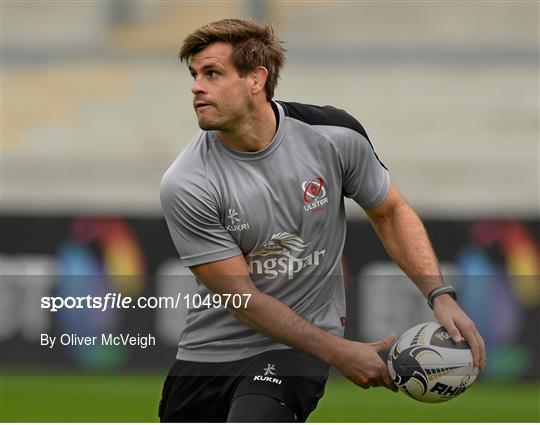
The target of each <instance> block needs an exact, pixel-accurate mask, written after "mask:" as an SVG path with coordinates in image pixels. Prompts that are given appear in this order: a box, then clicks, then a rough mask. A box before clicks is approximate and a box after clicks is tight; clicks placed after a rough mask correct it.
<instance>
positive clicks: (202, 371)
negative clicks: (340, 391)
mask: <svg viewBox="0 0 540 425" xmlns="http://www.w3.org/2000/svg"><path fill="white" fill-rule="evenodd" d="M327 379H328V365H327V364H326V363H324V362H323V361H322V360H320V359H318V358H317V357H315V356H313V355H311V354H309V353H306V352H304V351H301V350H296V349H284V350H272V351H267V352H264V353H261V354H258V355H256V356H253V357H248V358H246V359H242V360H236V361H232V362H223V363H202V362H192V361H182V360H177V361H176V362H175V363H174V365H173V366H172V368H171V370H170V372H169V374H168V376H167V378H166V379H165V383H164V385H163V393H162V399H161V402H160V405H159V417H160V419H161V421H162V422H225V421H226V420H227V416H228V413H229V409H230V407H231V404H232V403H233V401H234V400H235V399H236V398H238V397H240V396H242V395H247V394H258V395H264V396H267V397H270V398H272V399H275V400H278V401H280V402H281V403H284V404H285V405H286V406H288V407H289V408H290V409H291V410H292V412H294V415H295V418H296V420H297V421H298V422H304V421H305V420H306V419H307V417H308V415H309V414H310V413H311V412H312V411H313V410H314V409H315V407H316V406H317V403H318V401H319V399H320V398H321V397H322V396H323V394H324V386H325V384H326V380H327ZM255 414H256V412H254V416H255V417H256V415H255Z"/></svg>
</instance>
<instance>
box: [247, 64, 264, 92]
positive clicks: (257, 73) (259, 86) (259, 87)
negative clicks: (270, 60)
mask: <svg viewBox="0 0 540 425" xmlns="http://www.w3.org/2000/svg"><path fill="white" fill-rule="evenodd" d="M250 77H251V80H252V86H251V94H253V95H255V94H257V93H260V92H261V91H264V86H265V84H266V80H267V79H268V70H267V69H266V68H265V67H264V66H258V67H257V68H255V69H254V70H253V71H252V72H251V73H250Z"/></svg>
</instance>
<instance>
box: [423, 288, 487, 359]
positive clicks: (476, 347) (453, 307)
mask: <svg viewBox="0 0 540 425" xmlns="http://www.w3.org/2000/svg"><path fill="white" fill-rule="evenodd" d="M433 311H434V312H435V317H436V318H437V321H438V322H439V323H440V324H441V325H442V326H444V328H445V329H446V330H447V331H448V333H449V334H450V336H451V337H452V339H453V340H454V342H459V341H462V340H463V338H465V340H466V341H467V342H468V343H469V345H470V346H471V351H472V355H473V361H474V365H475V366H476V367H478V368H480V369H484V367H485V366H486V347H485V345H484V340H483V338H482V337H481V336H480V334H479V333H478V330H477V329H476V325H475V324H474V322H473V321H472V320H471V319H470V318H469V316H467V315H466V314H465V312H464V311H463V310H462V309H461V307H460V306H459V305H458V303H457V302H456V301H454V299H453V298H452V297H451V296H449V295H447V294H444V295H440V296H438V297H437V298H435V300H434V302H433Z"/></svg>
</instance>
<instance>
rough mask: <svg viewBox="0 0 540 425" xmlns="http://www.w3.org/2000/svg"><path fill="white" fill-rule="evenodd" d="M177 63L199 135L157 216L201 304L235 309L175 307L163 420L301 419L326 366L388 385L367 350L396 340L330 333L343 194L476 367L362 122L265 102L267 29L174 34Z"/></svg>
mask: <svg viewBox="0 0 540 425" xmlns="http://www.w3.org/2000/svg"><path fill="white" fill-rule="evenodd" d="M180 59H181V60H182V61H185V62H186V63H187V65H188V69H189V72H190V73H191V75H192V77H193V85H192V88H191V90H192V92H193V107H194V109H195V114H196V116H197V120H198V124H199V127H200V131H198V132H197V133H196V134H195V135H194V136H193V138H192V140H191V142H190V143H189V144H188V145H187V146H186V147H185V149H184V150H183V151H182V153H181V154H180V155H179V156H178V158H177V159H176V160H175V161H174V163H173V164H172V165H171V166H170V168H169V169H168V170H167V171H166V173H165V175H164V176H163V179H162V182H161V190H160V194H161V201H162V206H163V211H164V215H165V219H166V222H167V225H168V228H169V231H170V234H171V237H172V240H173V242H174V244H175V247H176V249H177V250H178V253H179V255H180V258H181V260H182V262H183V264H185V265H186V266H188V267H190V269H191V271H192V272H193V273H194V275H195V276H196V277H197V282H198V293H199V294H200V295H201V297H202V298H204V297H205V296H207V295H208V294H220V295H221V296H222V299H224V300H225V299H230V298H231V296H236V297H244V299H245V300H246V302H245V303H242V305H241V306H238V304H237V305H236V306H234V305H232V303H230V304H229V305H227V306H226V308H225V307H222V308H211V307H210V308H209V307H208V306H201V308H192V309H190V310H189V313H188V317H187V324H186V328H185V330H184V332H183V333H182V336H181V338H180V343H179V349H178V354H177V360H176V362H175V363H174V365H173V366H172V368H171V370H170V372H169V374H168V376H167V378H166V380H165V383H164V387H163V394H162V400H161V403H160V409H159V416H160V418H161V420H162V421H164V422H168V421H176V422H180V421H189V422H195V421H205V422H224V421H229V422H245V421H249V422H301V421H305V420H306V419H307V417H308V415H309V414H310V412H312V411H313V409H315V407H316V405H317V402H318V400H319V399H320V397H322V395H323V392H324V386H325V383H326V380H327V377H328V368H329V365H331V366H334V367H335V368H337V369H338V370H339V371H340V372H341V373H342V374H343V375H344V376H345V377H347V378H349V379H350V380H351V381H353V382H354V383H356V384H358V385H359V386H360V387H362V388H366V389H367V388H369V387H378V386H385V387H387V388H388V389H390V390H393V391H396V390H397V389H396V387H395V385H394V383H393V382H392V380H391V379H390V377H389V375H388V370H387V368H386V366H385V363H384V362H383V360H382V359H381V357H380V356H379V354H378V352H379V351H381V350H385V349H388V348H389V347H390V346H391V345H392V343H393V341H394V339H395V336H394V335H389V336H387V337H386V338H384V339H381V340H380V341H377V342H371V343H365V342H358V341H351V340H347V339H344V338H343V331H344V326H345V322H346V318H345V317H346V316H345V314H346V313H345V312H346V308H345V290H344V282H343V277H342V270H341V256H342V250H343V245H344V241H345V231H346V218H345V210H344V201H343V197H344V196H347V197H349V198H352V199H354V200H355V201H356V203H358V205H359V206H360V207H362V208H363V209H364V210H365V212H366V213H367V215H368V217H369V219H370V220H371V222H372V224H373V227H374V229H375V231H376V232H377V234H378V236H379V238H380V239H381V241H382V243H383V245H384V247H385V249H386V250H387V252H388V253H389V254H390V256H391V257H392V258H393V259H394V260H395V262H396V263H397V264H398V265H399V266H400V267H401V269H402V270H404V272H405V273H406V274H407V275H408V276H409V277H410V278H411V279H412V280H413V281H414V283H415V284H416V286H417V287H418V289H419V290H420V291H421V292H422V294H424V295H425V296H426V297H428V298H429V300H430V302H431V303H432V305H433V310H434V313H435V317H436V319H437V320H438V321H439V322H440V323H441V324H442V325H443V326H444V327H445V328H446V329H447V330H448V332H449V333H450V335H451V336H452V338H453V339H454V340H456V341H458V340H461V338H462V337H464V338H465V339H466V340H467V341H468V342H469V344H470V345H471V348H472V352H473V357H474V363H475V365H476V366H478V367H483V366H484V364H485V361H486V360H485V359H486V358H485V349H484V343H483V341H482V338H481V336H480V335H479V334H478V332H477V330H476V327H475V325H474V323H473V322H472V321H471V320H470V319H469V318H468V317H467V315H466V314H465V313H464V312H463V310H462V309H461V308H460V307H459V305H458V304H457V302H456V300H455V292H454V291H453V288H451V287H449V286H446V285H445V283H444V281H443V278H442V276H441V273H440V270H439V266H438V262H437V259H436V256H435V254H434V252H433V249H432V247H431V244H430V241H429V239H428V237H427V234H426V231H425V229H424V227H423V225H422V223H421V221H420V220H419V218H418V216H417V215H416V214H415V213H414V211H413V210H412V209H411V207H410V206H409V205H408V204H407V202H406V201H405V199H404V198H403V197H402V196H401V195H400V193H399V192H398V191H397V189H396V188H395V187H394V186H393V185H392V184H391V182H390V178H389V174H388V171H387V169H386V167H385V166H384V165H383V163H382V162H381V161H380V160H379V158H378V157H377V155H376V153H375V151H374V149H373V146H372V145H371V143H370V140H369V138H368V136H367V134H366V132H365V131H364V129H363V127H362V126H361V124H360V123H359V122H358V121H357V120H356V119H355V118H353V117H352V116H351V115H349V114H348V113H346V112H344V111H342V110H340V109H336V108H334V107H330V106H324V107H319V106H312V105H305V104H300V103H294V102H283V101H274V100H272V99H273V96H274V89H275V87H276V85H277V82H278V78H279V74H280V70H281V68H282V66H283V64H284V62H285V50H284V48H283V46H282V43H281V41H280V40H278V39H277V38H276V36H275V35H274V31H273V29H272V28H271V27H269V26H260V25H258V24H256V23H254V22H252V21H249V20H240V19H225V20H221V21H218V22H213V23H210V24H207V25H205V26H203V27H201V28H199V29H198V30H196V31H195V32H193V33H192V34H190V35H189V36H188V37H187V38H186V39H185V41H184V44H183V46H182V48H181V50H180ZM333 84H336V90H344V89H350V88H344V87H339V84H338V83H337V82H333ZM430 294H431V296H430ZM381 308H384V306H381Z"/></svg>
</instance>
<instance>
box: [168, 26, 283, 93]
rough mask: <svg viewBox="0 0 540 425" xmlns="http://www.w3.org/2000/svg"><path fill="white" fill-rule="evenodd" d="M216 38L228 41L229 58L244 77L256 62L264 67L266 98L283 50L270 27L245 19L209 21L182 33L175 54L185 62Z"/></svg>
mask: <svg viewBox="0 0 540 425" xmlns="http://www.w3.org/2000/svg"><path fill="white" fill-rule="evenodd" d="M217 42H224V43H229V44H231V45H232V49H233V50H232V53H231V60H232V62H233V64H234V66H235V67H236V70H237V71H238V74H240V76H242V77H245V76H246V75H247V73H248V72H250V71H253V70H254V69H255V68H257V67H258V66H264V67H265V68H266V69H267V70H268V78H267V80H266V84H265V86H264V90H265V92H266V99H267V100H270V99H272V97H274V90H275V88H276V86H277V82H278V79H279V72H280V70H281V68H282V66H283V65H284V63H285V53H286V50H285V49H284V48H283V46H282V43H283V42H282V41H281V40H279V39H278V38H277V37H276V36H275V35H274V29H273V28H272V27H271V26H262V25H258V24H256V23H255V22H253V21H251V20H247V19H223V20H221V21H216V22H212V23H209V24H206V25H204V26H202V27H201V28H199V29H198V30H196V31H194V32H193V33H191V34H190V35H188V36H187V37H186V39H185V40H184V44H183V45H182V48H181V49H180V53H179V54H178V57H179V58H180V61H185V62H186V63H188V64H189V62H190V61H191V58H192V57H193V55H195V54H197V53H199V52H200V51H201V50H203V49H204V48H206V47H207V46H209V45H210V44H213V43H217Z"/></svg>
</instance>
